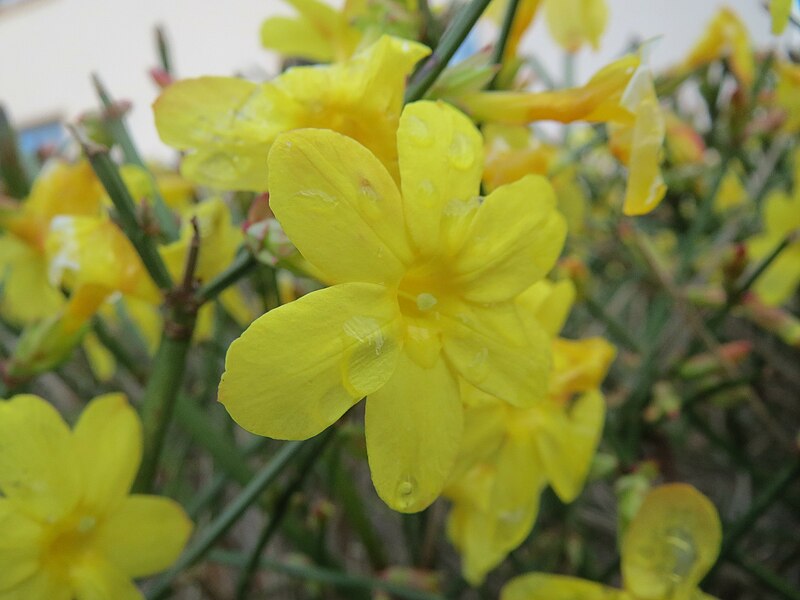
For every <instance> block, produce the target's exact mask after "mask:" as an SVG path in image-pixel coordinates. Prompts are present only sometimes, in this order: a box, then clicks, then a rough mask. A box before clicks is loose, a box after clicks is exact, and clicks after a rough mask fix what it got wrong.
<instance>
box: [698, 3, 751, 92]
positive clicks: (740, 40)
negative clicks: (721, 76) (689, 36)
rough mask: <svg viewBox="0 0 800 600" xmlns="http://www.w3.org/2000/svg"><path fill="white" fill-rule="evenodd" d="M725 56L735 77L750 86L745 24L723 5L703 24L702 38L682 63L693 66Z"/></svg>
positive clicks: (748, 48)
mask: <svg viewBox="0 0 800 600" xmlns="http://www.w3.org/2000/svg"><path fill="white" fill-rule="evenodd" d="M722 58H727V59H728V60H729V61H730V67H731V70H732V71H733V73H734V75H735V76H736V78H737V79H738V80H739V83H741V84H742V85H743V86H744V87H746V88H749V87H750V86H751V85H752V83H753V79H754V78H755V61H754V60H753V52H752V49H751V46H750V38H749V35H748V33H747V27H746V26H745V24H744V23H743V22H742V21H741V19H740V18H739V17H738V16H737V15H736V13H734V12H733V11H732V10H731V9H729V8H727V7H723V8H721V9H720V10H719V12H718V13H717V14H716V15H715V16H714V18H713V19H712V20H711V22H710V23H709V24H708V26H707V27H706V31H705V33H704V34H703V37H702V38H700V40H698V42H697V44H696V45H695V46H694V47H693V48H692V50H691V51H690V52H689V55H688V56H687V57H686V59H685V61H684V63H683V66H684V68H685V69H696V68H698V67H700V66H703V65H707V64H708V63H710V62H712V61H714V60H718V59H722Z"/></svg>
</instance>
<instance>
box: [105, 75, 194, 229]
mask: <svg viewBox="0 0 800 600" xmlns="http://www.w3.org/2000/svg"><path fill="white" fill-rule="evenodd" d="M92 84H93V85H94V88H95V91H96V92H97V96H98V97H99V98H100V102H101V103H102V105H103V109H104V115H103V116H104V121H105V123H106V125H107V126H108V131H109V133H110V134H111V138H112V139H113V140H114V142H115V143H116V144H117V145H118V146H119V147H120V148H121V149H122V154H123V155H124V156H125V162H128V163H130V164H133V165H137V166H138V167H141V168H142V169H144V171H145V172H146V173H147V175H148V176H149V177H150V182H151V184H152V188H153V212H154V214H155V217H156V222H157V223H158V227H159V229H160V230H161V232H162V233H163V234H164V237H165V238H166V240H167V241H169V242H173V241H175V240H177V239H178V236H179V235H180V231H179V230H178V222H177V220H176V219H175V217H174V215H173V214H172V211H170V210H169V208H168V207H167V204H166V202H164V198H162V197H161V193H160V192H159V191H158V185H157V183H156V179H155V177H153V174H152V173H151V172H150V169H148V167H147V165H146V164H145V162H144V160H142V157H141V155H140V154H139V151H138V150H137V149H136V145H135V144H134V143H133V139H132V138H131V135H130V133H129V132H128V128H127V126H126V125H125V120H124V118H123V116H122V115H121V114H120V113H119V109H118V107H117V106H116V105H115V104H114V99H113V98H112V97H111V95H110V94H109V93H108V90H107V89H106V88H105V86H104V85H103V82H102V81H100V78H99V77H98V76H97V74H96V73H95V74H93V75H92Z"/></svg>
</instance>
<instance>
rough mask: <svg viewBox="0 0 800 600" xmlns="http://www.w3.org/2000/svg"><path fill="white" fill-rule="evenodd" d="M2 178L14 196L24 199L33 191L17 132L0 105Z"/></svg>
mask: <svg viewBox="0 0 800 600" xmlns="http://www.w3.org/2000/svg"><path fill="white" fill-rule="evenodd" d="M0 178H2V180H3V181H4V182H5V184H6V190H7V191H8V193H9V194H10V195H11V196H13V197H14V198H18V199H22V198H25V197H27V196H28V194H30V193H31V182H30V181H29V180H28V174H27V172H26V171H25V165H24V164H23V162H22V157H21V156H20V153H19V144H17V133H16V132H15V131H14V128H13V127H12V126H11V123H10V122H9V120H8V117H7V116H6V111H5V110H3V107H2V106H0Z"/></svg>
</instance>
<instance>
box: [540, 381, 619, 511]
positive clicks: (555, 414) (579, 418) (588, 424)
mask: <svg viewBox="0 0 800 600" xmlns="http://www.w3.org/2000/svg"><path fill="white" fill-rule="evenodd" d="M605 409H606V407H605V401H604V400H603V395H602V394H601V393H600V392H599V391H590V392H587V393H585V394H583V395H582V396H581V397H580V398H578V399H577V400H576V401H575V403H574V404H573V405H572V406H571V407H570V408H569V410H565V409H564V407H561V406H558V405H554V404H548V405H546V406H543V407H542V408H541V409H540V419H541V422H540V427H539V428H538V429H537V431H536V436H535V440H536V448H537V449H538V452H539V456H540V458H541V461H542V464H543V465H544V470H545V472H546V473H547V478H548V480H549V482H550V485H552V486H553V489H554V490H555V492H556V494H558V497H559V498H561V501H562V502H572V501H573V500H575V498H577V497H578V494H580V493H581V490H582V489H583V485H584V482H585V481H586V475H587V474H588V473H589V467H590V466H591V464H592V459H593V458H594V454H595V451H596V450H597V444H598V443H599V442H600V434H601V433H602V431H603V421H604V419H605Z"/></svg>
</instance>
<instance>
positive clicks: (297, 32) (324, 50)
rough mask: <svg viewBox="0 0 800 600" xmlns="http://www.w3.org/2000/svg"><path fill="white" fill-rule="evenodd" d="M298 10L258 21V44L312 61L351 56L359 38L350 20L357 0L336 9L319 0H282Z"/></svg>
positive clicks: (359, 33) (344, 58)
mask: <svg viewBox="0 0 800 600" xmlns="http://www.w3.org/2000/svg"><path fill="white" fill-rule="evenodd" d="M285 2H286V4H289V5H291V6H292V7H293V8H294V9H295V10H296V11H297V14H296V15H295V16H293V17H270V18H269V19H267V20H265V21H264V23H262V25H261V44H262V45H263V46H264V48H268V49H270V50H276V51H277V52H280V53H281V54H284V55H285V56H290V57H297V58H304V59H307V60H311V61H314V62H333V61H342V60H346V59H348V58H350V56H351V55H352V54H353V52H355V49H356V46H358V43H359V42H360V41H361V31H359V30H358V29H357V28H356V27H355V26H354V25H353V23H352V21H353V17H354V14H353V13H354V8H355V7H356V6H357V5H358V4H359V2H358V1H355V2H354V1H353V0H347V2H345V5H344V7H343V8H342V10H336V9H335V8H333V7H332V6H330V5H329V4H327V3H326V2H323V1H322V0H285Z"/></svg>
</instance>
